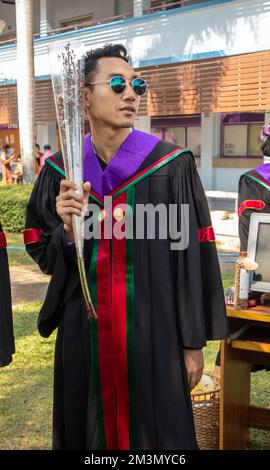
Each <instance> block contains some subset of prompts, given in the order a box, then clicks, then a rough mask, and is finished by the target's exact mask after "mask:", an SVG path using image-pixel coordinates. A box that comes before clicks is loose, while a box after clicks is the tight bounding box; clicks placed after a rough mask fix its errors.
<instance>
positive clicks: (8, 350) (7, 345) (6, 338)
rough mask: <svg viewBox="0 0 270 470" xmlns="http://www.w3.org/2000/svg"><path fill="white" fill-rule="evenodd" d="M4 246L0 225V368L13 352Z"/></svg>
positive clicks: (8, 281) (8, 362) (9, 296)
mask: <svg viewBox="0 0 270 470" xmlns="http://www.w3.org/2000/svg"><path fill="white" fill-rule="evenodd" d="M5 245H6V241H5V236H4V233H3V230H2V226H1V223H0V367H4V366H7V365H8V364H10V362H11V361H12V354H14V352H15V345H14V334H13V322H12V308H11V290H10V279H9V269H8V257H7V251H6V247H5Z"/></svg>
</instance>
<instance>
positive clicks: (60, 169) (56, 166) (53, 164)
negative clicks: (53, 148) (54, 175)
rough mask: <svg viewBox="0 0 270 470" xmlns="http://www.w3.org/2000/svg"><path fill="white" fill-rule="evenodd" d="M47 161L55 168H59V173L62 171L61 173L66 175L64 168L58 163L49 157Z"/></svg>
mask: <svg viewBox="0 0 270 470" xmlns="http://www.w3.org/2000/svg"><path fill="white" fill-rule="evenodd" d="M46 163H49V165H51V166H52V167H53V168H54V169H55V170H57V171H58V172H59V173H61V175H63V176H66V173H65V172H64V170H62V168H60V167H59V166H58V165H56V163H54V162H53V161H52V160H50V159H49V158H47V160H46Z"/></svg>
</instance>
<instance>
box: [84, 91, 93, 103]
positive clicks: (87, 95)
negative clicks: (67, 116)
mask: <svg viewBox="0 0 270 470" xmlns="http://www.w3.org/2000/svg"><path fill="white" fill-rule="evenodd" d="M91 95H92V93H91V90H90V88H89V87H85V88H84V102H85V107H86V108H90V107H91Z"/></svg>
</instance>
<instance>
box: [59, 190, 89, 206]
mask: <svg viewBox="0 0 270 470" xmlns="http://www.w3.org/2000/svg"><path fill="white" fill-rule="evenodd" d="M66 199H75V201H78V202H81V203H82V202H83V196H82V195H81V194H78V193H76V192H75V191H74V190H73V189H68V190H67V191H66V192H64V193H61V192H60V194H59V196H57V198H56V201H57V202H58V201H61V200H66Z"/></svg>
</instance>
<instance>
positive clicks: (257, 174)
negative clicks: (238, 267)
mask: <svg viewBox="0 0 270 470" xmlns="http://www.w3.org/2000/svg"><path fill="white" fill-rule="evenodd" d="M260 140H261V152H262V156H263V164H262V165H259V166H258V167H257V168H253V169H252V170H249V171H247V172H246V173H244V174H243V175H242V176H241V177H240V179H239V185H238V217H239V223H238V231H239V238H240V252H241V254H242V256H246V255H247V246H248V234H249V225H250V218H251V215H252V214H253V213H254V212H261V213H264V212H265V213H270V124H269V125H268V126H264V127H263V129H262V131H261V135H260ZM219 369H220V351H219V352H218V354H217V357H216V367H215V373H216V374H217V375H219V373H220V370H219ZM261 369H266V370H269V368H266V367H265V366H260V365H259V364H254V365H253V366H252V372H256V371H258V370H261Z"/></svg>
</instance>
